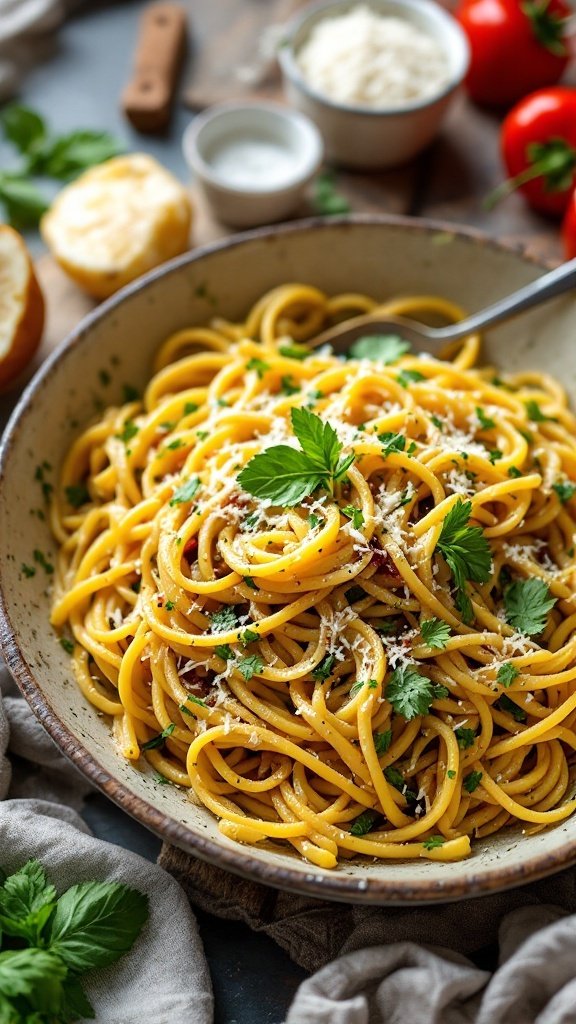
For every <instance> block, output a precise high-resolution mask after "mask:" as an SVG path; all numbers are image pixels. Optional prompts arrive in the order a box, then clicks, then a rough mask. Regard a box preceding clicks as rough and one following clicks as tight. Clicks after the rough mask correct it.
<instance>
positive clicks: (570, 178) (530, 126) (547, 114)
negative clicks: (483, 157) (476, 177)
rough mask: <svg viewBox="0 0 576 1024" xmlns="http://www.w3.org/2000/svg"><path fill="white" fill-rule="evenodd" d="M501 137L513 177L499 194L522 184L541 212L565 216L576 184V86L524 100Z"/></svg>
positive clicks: (503, 155) (545, 90) (520, 186)
mask: <svg viewBox="0 0 576 1024" xmlns="http://www.w3.org/2000/svg"><path fill="white" fill-rule="evenodd" d="M500 141H501V146H502V157H503V159H504V163H505V164H506V170H507V172H508V175H509V180H508V181H507V182H505V183H504V185H502V186H501V187H500V189H497V190H496V196H497V198H501V197H502V196H504V195H507V194H508V193H510V192H512V191H513V189H515V188H518V189H519V190H520V191H521V192H522V193H523V194H524V195H525V196H526V199H527V200H528V202H529V203H530V206H532V207H534V209H535V210H538V211H539V212H540V213H547V214H550V215H552V216H557V217H558V216H562V214H563V213H564V210H565V209H566V207H567V205H568V202H569V199H570V195H571V192H572V190H573V188H574V186H575V184H576V89H568V88H567V87H564V86H561V85H557V86H553V87H552V88H550V89H540V90H539V91H538V92H535V93H532V95H531V96H527V97H526V99H524V100H521V101H520V103H517V104H516V106H515V107H513V108H512V110H511V111H510V113H509V114H508V115H507V117H506V118H505V119H504V123H503V125H502V133H501V136H500Z"/></svg>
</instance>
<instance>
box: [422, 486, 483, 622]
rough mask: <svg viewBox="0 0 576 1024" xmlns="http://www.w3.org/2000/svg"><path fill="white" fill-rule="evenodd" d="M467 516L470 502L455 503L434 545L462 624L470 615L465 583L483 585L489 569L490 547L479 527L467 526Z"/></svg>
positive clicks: (468, 516)
mask: <svg viewBox="0 0 576 1024" xmlns="http://www.w3.org/2000/svg"><path fill="white" fill-rule="evenodd" d="M471 512H472V502H470V501H462V500H461V499H459V500H458V501H457V502H456V504H455V505H453V506H452V508H451V509H450V511H449V513H448V515H447V516H446V518H445V520H444V523H443V525H442V530H441V533H440V537H439V538H438V543H437V544H436V550H437V551H440V552H441V554H442V555H443V556H444V558H445V560H446V563H447V565H448V568H449V569H450V571H451V573H452V576H453V579H454V583H455V586H456V589H457V591H458V596H459V597H460V605H458V607H459V608H460V611H461V612H462V613H463V615H464V621H467V620H469V619H470V618H471V615H472V608H471V605H470V601H469V599H468V597H467V595H466V581H467V580H473V581H474V582H475V583H486V582H487V580H488V579H489V578H490V572H491V569H492V555H491V552H490V546H489V544H488V541H487V540H486V538H485V536H484V532H483V530H482V529H481V527H479V526H468V521H469V519H470V514H471Z"/></svg>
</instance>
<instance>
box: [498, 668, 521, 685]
mask: <svg viewBox="0 0 576 1024" xmlns="http://www.w3.org/2000/svg"><path fill="white" fill-rule="evenodd" d="M519 675H520V673H519V671H518V669H517V668H516V666H515V665H513V664H512V662H511V661H505V662H504V664H503V665H500V668H499V669H498V674H497V676H496V679H497V680H498V682H499V683H500V684H501V686H504V687H505V688H506V689H507V688H508V687H509V686H511V685H512V683H513V682H514V680H515V679H516V678H517V677H518V676H519Z"/></svg>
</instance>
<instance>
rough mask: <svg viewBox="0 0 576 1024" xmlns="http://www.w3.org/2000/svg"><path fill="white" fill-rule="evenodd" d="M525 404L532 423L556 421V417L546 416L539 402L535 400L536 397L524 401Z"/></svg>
mask: <svg viewBox="0 0 576 1024" xmlns="http://www.w3.org/2000/svg"><path fill="white" fill-rule="evenodd" d="M524 405H525V407H526V413H527V415H528V419H529V420H531V421H532V423H549V422H554V417H553V416H546V415H545V413H543V412H542V409H541V408H540V406H539V405H538V402H535V401H534V399H532V398H531V399H530V400H529V401H528V402H524Z"/></svg>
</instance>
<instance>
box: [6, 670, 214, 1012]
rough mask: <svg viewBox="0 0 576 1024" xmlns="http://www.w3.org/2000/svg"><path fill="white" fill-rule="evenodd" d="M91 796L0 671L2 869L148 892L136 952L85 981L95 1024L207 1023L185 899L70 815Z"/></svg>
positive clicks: (201, 964)
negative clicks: (40, 869) (32, 863)
mask: <svg viewBox="0 0 576 1024" xmlns="http://www.w3.org/2000/svg"><path fill="white" fill-rule="evenodd" d="M2 694H4V696H2ZM7 754H8V755H9V756H7ZM11 762H12V763H11ZM88 790H89V786H88V785H87V783H86V781H85V780H84V779H83V777H82V776H81V775H80V774H79V773H78V772H77V771H76V769H75V768H73V766H72V765H70V764H68V762H67V761H65V759H64V758H63V757H62V755H61V754H60V753H59V752H58V750H57V748H56V747H55V745H54V744H53V742H52V740H51V739H50V737H49V736H48V735H47V734H46V733H45V732H44V730H43V729H42V727H41V726H40V725H39V723H38V722H37V721H36V719H35V718H34V717H33V715H32V713H31V711H30V710H29V709H28V707H27V705H26V704H25V702H24V700H23V699H22V698H21V697H18V696H16V695H15V690H14V687H13V684H12V681H11V679H10V677H9V675H8V673H7V672H6V671H5V670H4V669H2V668H1V667H0V800H1V801H2V802H1V803H0V864H1V865H2V867H3V868H4V869H5V870H7V871H8V872H11V871H15V870H17V869H18V868H19V867H21V866H22V864H24V863H25V862H26V861H27V860H29V859H30V858H31V857H36V858H38V860H40V861H41V862H42V864H43V865H44V867H45V869H46V871H47V873H48V875H49V877H50V880H51V881H52V882H53V883H54V884H55V885H56V887H57V889H59V890H63V889H67V888H68V887H69V886H70V885H73V884H75V883H77V882H82V881H91V880H95V879H97V880H102V881H113V880H114V881H119V882H124V883H126V884H128V885H130V886H132V887H133V888H136V889H139V890H140V891H141V892H145V893H146V894H147V895H148V898H149V904H150V918H149V920H148V922H147V924H146V926H145V928H144V930H143V932H142V934H141V936H140V938H139V939H138V941H137V943H136V945H135V947H134V949H133V950H132V951H131V952H130V953H129V954H127V956H125V957H123V958H122V959H121V960H120V961H119V962H118V963H117V964H115V965H114V966H113V967H110V968H108V969H106V970H102V971H95V972H93V973H92V974H89V975H87V976H86V990H87V992H88V996H89V998H90V1000H91V1002H92V1004H93V1005H94V1007H95V1010H96V1020H97V1022H98V1024H142V1021H146V1022H148V1024H173V1021H175V1020H180V1021H182V1024H188V1022H190V1024H192V1022H193V1024H210V1022H211V1021H212V1019H213V1008H212V990H211V985H210V977H209V974H208V968H207V964H206V959H205V957H204V952H203V949H202V944H201V941H200V937H199V935H198V928H197V925H196V921H195V919H194V917H193V915H192V912H191V910H190V908H189V905H188V902H187V900H186V898H185V896H184V893H183V892H182V890H181V888H180V886H179V885H178V883H177V882H176V881H175V880H174V879H173V878H172V877H171V876H170V875H169V874H167V872H165V871H163V870H162V868H160V867H158V866H157V865H156V864H150V863H149V862H148V861H146V860H144V859H143V858H142V857H139V856H138V855H137V854H135V853H130V852H129V851H127V850H124V849H122V848H121V847H118V846H114V845H112V844H111V843H104V842H101V841H100V840H98V839H95V838H94V837H93V836H92V835H91V834H90V831H89V829H88V828H87V826H86V824H85V823H84V822H83V821H82V819H81V818H80V816H79V815H78V814H77V812H76V810H74V809H73V808H74V807H80V806H81V803H82V797H83V796H84V795H85V794H86V793H87V792H88ZM32 797H33V798H32ZM44 797H48V798H49V799H44ZM55 801H60V802H58V803H56V802H55Z"/></svg>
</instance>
